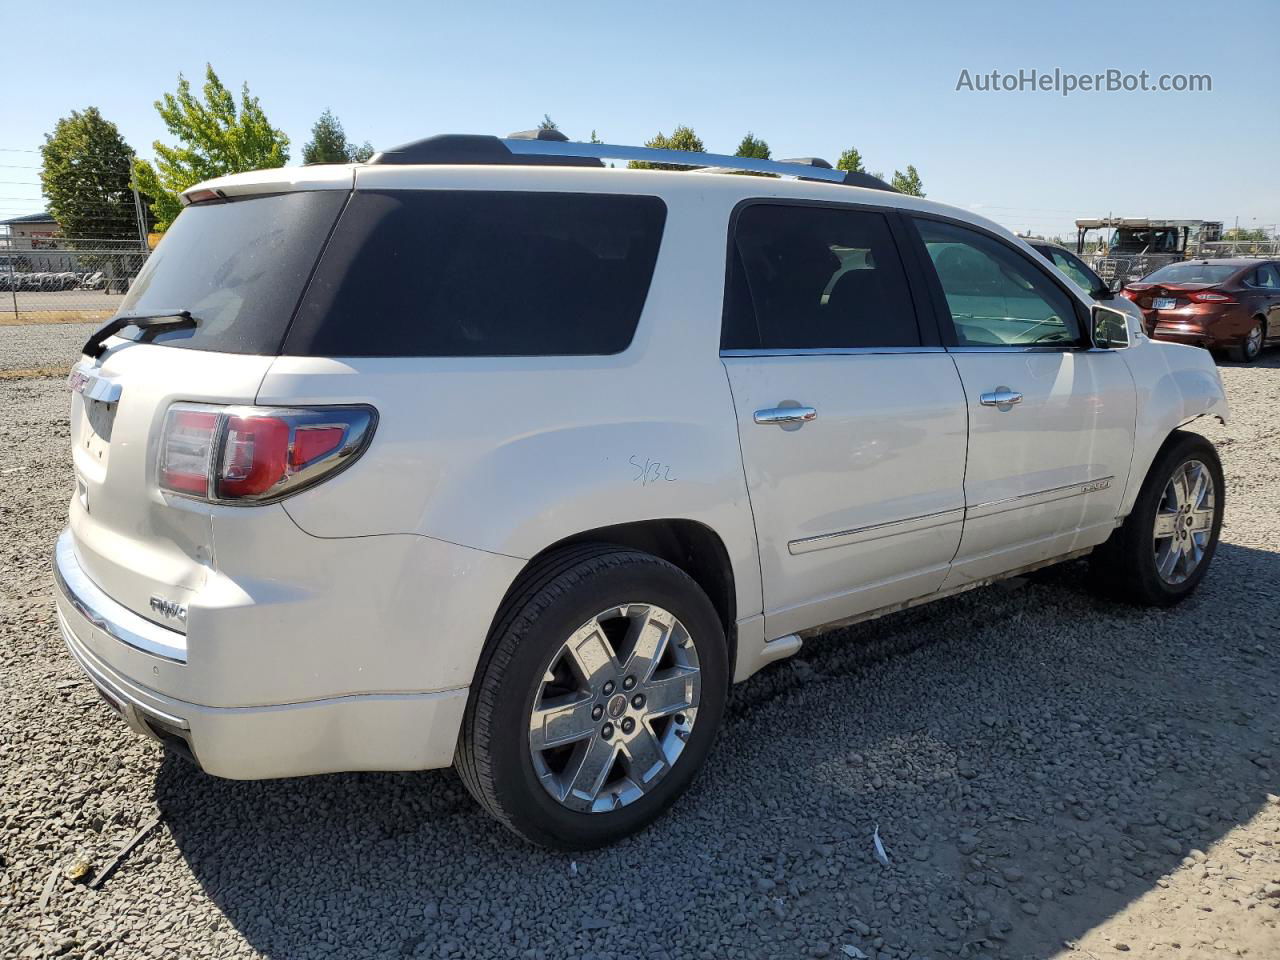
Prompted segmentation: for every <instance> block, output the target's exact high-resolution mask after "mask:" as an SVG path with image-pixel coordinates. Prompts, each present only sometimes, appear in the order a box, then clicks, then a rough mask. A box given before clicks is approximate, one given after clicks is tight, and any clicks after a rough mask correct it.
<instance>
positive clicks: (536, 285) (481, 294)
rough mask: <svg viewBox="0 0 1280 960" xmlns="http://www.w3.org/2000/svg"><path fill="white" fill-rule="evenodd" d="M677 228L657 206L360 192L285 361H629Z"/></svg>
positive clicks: (543, 196) (638, 201) (611, 197)
mask: <svg viewBox="0 0 1280 960" xmlns="http://www.w3.org/2000/svg"><path fill="white" fill-rule="evenodd" d="M665 220H666V205H665V204H664V203H663V202H662V201H661V200H660V199H658V198H657V197H646V196H625V195H617V194H566V193H528V192H506V191H454V190H449V191H446V190H416V191H411V190H397V191H357V192H356V193H355V194H353V195H352V197H351V201H350V203H349V204H348V205H347V207H346V209H345V210H344V211H343V213H342V216H341V218H340V219H339V221H338V226H337V228H336V229H335V231H334V235H333V238H332V240H331V241H330V243H329V245H328V247H327V248H326V249H325V252H324V255H323V256H322V257H321V259H320V263H319V265H318V267H317V269H316V272H315V276H314V278H313V279H312V282H311V286H310V287H309V288H308V290H307V294H306V296H305V297H304V298H303V301H302V304H301V306H300V308H299V311H298V315H297V317H296V319H295V321H294V324H293V326H292V328H291V329H290V331H289V335H288V338H287V340H286V342H285V350H284V352H285V353H287V354H291V355H297V356H335V357H456V356H561V355H602V354H614V353H619V352H621V351H623V350H625V349H626V348H627V346H628V345H629V344H630V343H631V339H632V337H633V336H634V334H635V330H636V324H637V323H638V321H639V319H640V314H641V312H642V311H643V309H644V302H645V298H646V296H647V295H648V291H649V284H650V281H651V280H652V277H653V269H654V264H655V262H656V261H657V257H658V247H659V244H660V242H661V238H662V229H663V225H664V223H665Z"/></svg>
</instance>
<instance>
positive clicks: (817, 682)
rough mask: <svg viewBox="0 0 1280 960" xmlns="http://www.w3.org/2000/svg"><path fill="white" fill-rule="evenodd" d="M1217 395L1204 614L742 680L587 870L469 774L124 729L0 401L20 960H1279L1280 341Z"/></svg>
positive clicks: (827, 643) (1076, 587)
mask: <svg viewBox="0 0 1280 960" xmlns="http://www.w3.org/2000/svg"><path fill="white" fill-rule="evenodd" d="M49 329H53V328H49ZM0 336H2V335H0ZM77 339H79V340H82V339H83V337H81V336H80V334H79V333H78V332H77V333H75V335H74V336H71V335H70V334H69V335H68V339H67V340H66V342H65V343H63V344H62V347H61V352H59V349H54V348H53V346H52V345H51V344H44V345H43V347H42V349H44V350H45V352H44V354H42V356H45V357H46V359H47V358H49V357H54V358H55V359H56V360H58V362H62V361H63V360H65V361H66V362H69V360H70V357H71V356H72V355H73V354H74V352H75V346H76V341H77ZM5 342H6V343H8V344H9V345H12V344H13V343H15V342H16V341H5ZM48 362H54V361H53V360H50V361H48ZM3 365H4V362H3V357H0V366H3ZM1223 374H1224V378H1225V380H1226V383H1227V389H1228V392H1229V394H1230V397H1231V400H1232V404H1233V407H1234V410H1235V419H1234V421H1233V422H1232V424H1231V425H1230V426H1228V427H1226V428H1221V427H1219V426H1217V425H1216V424H1214V425H1210V426H1207V427H1205V428H1204V429H1205V430H1206V432H1207V433H1208V434H1209V435H1210V436H1212V437H1213V439H1214V440H1215V441H1216V442H1217V443H1218V444H1219V445H1220V449H1221V451H1222V454H1223V459H1224V461H1225V465H1226V475H1227V483H1228V488H1229V489H1228V501H1227V502H1228V507H1227V517H1226V524H1225V526H1224V528H1223V542H1222V546H1221V548H1220V551H1219V554H1218V557H1217V559H1216V561H1215V564H1214V567H1213V569H1212V571H1211V572H1210V575H1209V577H1208V578H1207V579H1206V581H1205V583H1204V584H1203V586H1202V588H1201V590H1200V591H1199V593H1198V594H1196V595H1195V596H1194V597H1193V598H1192V599H1190V600H1189V601H1188V602H1186V603H1185V604H1183V605H1182V606H1180V607H1178V608H1177V609H1175V610H1171V611H1162V612H1157V611H1148V610H1136V609H1132V608H1129V607H1125V606H1122V605H1118V604H1115V603H1111V602H1107V601H1103V600H1099V599H1096V598H1095V597H1094V596H1092V595H1091V594H1089V593H1088V592H1086V590H1085V589H1084V582H1083V576H1082V565H1081V564H1075V565H1070V566H1067V567H1063V568H1057V569H1054V570H1051V571H1048V572H1045V573H1043V574H1041V575H1039V576H1037V577H1036V578H1034V579H1033V580H1030V581H1015V582H1013V583H1010V584H1005V585H1002V586H998V587H993V588H989V589H985V590H981V591H976V592H973V593H970V594H968V595H965V596H962V597H959V598H955V599H952V600H947V601H943V602H941V603H938V604H934V605H931V606H927V607H922V608H919V609H917V610H914V611H911V612H909V613H906V614H901V615H898V616H894V617H889V618H886V619H884V620H881V621H878V622H874V623H870V624H864V625H861V626H859V627H856V628H852V629H849V630H844V631H840V632H837V633H833V634H831V635H830V636H828V637H826V638H824V639H822V640H820V641H817V642H815V643H812V644H810V645H808V646H807V647H806V648H805V650H804V651H803V652H802V654H801V659H799V660H793V661H790V662H784V663H781V664H777V665H775V666H774V667H772V668H770V669H768V670H766V671H765V672H764V673H763V674H761V675H760V676H758V677H756V678H754V679H753V680H751V681H750V682H748V683H746V684H744V685H742V686H740V687H739V688H737V689H736V690H735V693H734V696H733V698H732V701H731V704H730V708H729V711H728V715H727V718H726V724H725V728H724V730H723V732H722V735H721V737H720V739H719V741H718V745H717V747H716V749H715V750H714V752H713V754H712V756H711V759H710V764H709V767H708V769H707V770H706V772H705V773H704V775H703V776H702V777H701V778H700V779H699V781H698V782H697V783H696V785H695V786H694V788H693V790H692V791H691V792H690V793H689V794H688V795H687V797H686V798H685V799H684V800H682V801H681V803H680V804H679V805H678V807H677V809H676V810H675V811H673V813H672V814H671V815H669V816H667V817H666V818H665V819H663V820H662V821H660V822H659V823H658V824H657V825H656V826H655V827H653V828H651V829H649V830H648V831H646V832H645V833H643V834H641V835H640V836H637V837H635V838H632V839H630V840H628V841H626V842H624V843H622V844H619V845H618V846H616V847H614V848H612V849H608V850H603V851H599V852H595V853H590V854H585V855H578V856H576V857H570V856H564V855H558V854H551V853H547V852H545V851H542V850H537V849H532V848H530V847H528V846H525V845H523V844H522V843H521V842H519V841H518V840H516V839H515V838H514V837H513V836H511V835H510V834H507V833H506V832H504V831H503V830H502V829H501V828H499V827H497V826H496V825H495V824H494V823H493V822H492V821H490V820H488V819H487V818H486V817H485V816H483V815H482V814H481V813H480V811H479V810H478V808H477V807H476V805H475V804H474V803H472V801H471V800H470V798H469V797H468V796H467V794H466V792H465V791H464V789H463V788H462V786H461V784H460V783H459V782H458V779H457V778H456V777H455V776H454V774H453V773H452V772H451V771H437V772H427V773H413V774H361V775H346V776H326V777H316V778H311V779H306V780H295V781H275V782H262V783H233V782H228V781H220V780H214V779H212V778H209V777H206V776H203V775H202V774H199V773H197V772H195V771H194V770H192V769H191V768H190V767H189V766H187V765H185V764H184V763H183V762H182V761H180V760H176V759H166V758H165V757H163V755H162V754H161V752H160V750H159V748H158V747H157V746H155V745H154V744H152V743H149V742H145V741H143V740H140V739H138V738H136V737H135V736H134V735H133V734H131V733H130V732H129V731H127V730H126V729H125V728H124V727H123V725H122V724H120V723H119V722H118V721H117V720H116V719H115V718H114V716H113V715H112V714H110V713H109V711H108V710H107V708H106V707H105V706H103V705H102V704H101V703H100V702H99V701H98V699H97V697H96V696H95V694H94V691H93V688H92V687H91V686H90V685H89V684H88V683H87V682H85V681H84V680H83V679H82V678H81V676H80V674H79V672H78V671H77V670H76V669H75V668H74V667H73V665H72V663H71V662H70V659H69V657H68V655H67V654H66V652H65V650H64V648H63V646H62V642H61V640H60V639H59V637H58V633H57V628H56V625H55V623H54V618H53V613H52V582H51V578H50V573H49V559H48V558H49V553H50V550H51V547H52V543H53V540H54V538H55V536H56V534H57V531H58V530H59V528H60V527H61V525H62V522H63V516H64V515H65V503H66V501H67V499H68V497H69V495H70V491H71V473H70V464H69V457H68V452H67V433H68V431H67V424H66V418H65V411H66V406H67V401H66V396H65V392H64V387H63V385H62V382H61V380H60V379H55V378H43V379H41V378H29V377H27V378H16V379H9V380H4V381H0V408H2V409H3V410H4V415H3V418H0V449H2V450H3V459H2V460H0V624H2V626H0V631H2V632H0V678H2V681H3V682H2V683H0V955H3V956H6V957H10V956H13V957H39V956H45V955H62V956H66V957H117V958H137V957H156V958H178V957H206V956H207V957H254V956H268V957H273V958H294V957H299V958H309V957H326V956H328V957H340V958H344V960H345V958H355V957H400V956H405V957H446V956H462V957H477V958H480V957H483V958H489V957H518V958H519V957H529V958H561V957H571V956H572V957H597V958H602V957H615V956H617V957H667V958H677V957H680V958H683V957H706V958H722V957H730V958H750V957H807V956H813V957H826V956H830V957H833V958H835V960H842V958H845V957H854V958H857V957H874V958H877V960H883V958H897V960H908V958H914V960H923V958H931V960H942V958H952V957H960V958H979V957H988V958H1049V957H1054V958H1070V960H1106V958H1112V957H1120V956H1144V957H1153V958H1160V960H1164V958H1170V957H1177V958H1181V957H1186V958H1196V957H1222V956H1237V955H1238V956H1248V957H1251V958H1255V960H1263V958H1275V957H1280V925H1278V921H1280V797H1277V794H1280V662H1278V661H1277V657H1276V652H1277V648H1278V645H1280V644H1278V641H1280V501H1278V500H1277V493H1276V490H1277V487H1276V484H1277V480H1278V479H1280V414H1278V411H1280V355H1277V354H1276V353H1272V354H1269V355H1268V357H1267V359H1266V360H1265V361H1264V362H1263V363H1261V364H1259V365H1257V366H1254V367H1250V368H1245V367H1236V366H1225V367H1224V368H1223ZM156 816H159V817H160V818H161V819H160V823H159V825H158V826H156V827H155V828H154V829H152V830H151V831H150V832H148V833H146V834H145V835H144V836H143V838H142V839H141V841H140V842H139V844H138V845H137V847H136V848H135V849H134V850H133V851H132V853H130V854H129V855H128V856H127V857H126V858H125V859H124V860H123V861H122V862H121V863H120V865H119V867H118V869H116V870H115V872H114V873H113V874H111V875H110V876H109V877H108V878H107V879H106V880H105V882H104V883H102V885H101V887H100V888H98V889H91V888H90V887H89V886H88V885H86V884H85V883H84V882H83V881H84V880H85V879H87V878H88V877H93V876H95V875H96V874H98V873H100V872H101V871H103V870H104V868H106V867H107V866H108V864H109V862H110V860H111V859H112V857H113V856H114V855H115V854H116V852H117V851H119V850H120V849H121V847H122V846H123V845H124V844H126V843H127V842H128V841H130V840H131V838H133V837H134V836H135V834H136V832H137V831H138V829H139V827H142V826H144V825H145V824H146V823H147V822H148V821H150V820H151V819H152V818H153V817H156ZM877 826H878V829H879V835H880V836H881V838H883V841H884V844H885V847H886V849H887V853H888V857H889V863H888V865H887V866H886V865H882V864H881V863H879V862H878V861H877V859H876V857H875V855H874V851H873V846H872V832H873V830H874V829H875V828H876V827H877ZM81 871H83V872H84V875H83V876H81V875H80V873H81Z"/></svg>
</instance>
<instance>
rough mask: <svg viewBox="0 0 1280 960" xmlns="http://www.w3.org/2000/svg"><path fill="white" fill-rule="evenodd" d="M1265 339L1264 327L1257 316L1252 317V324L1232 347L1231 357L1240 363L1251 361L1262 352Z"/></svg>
mask: <svg viewBox="0 0 1280 960" xmlns="http://www.w3.org/2000/svg"><path fill="white" fill-rule="evenodd" d="M1265 339H1266V328H1265V327H1264V326H1263V323H1262V320H1261V318H1259V317H1254V318H1253V326H1252V327H1250V328H1249V332H1248V333H1247V334H1245V337H1244V339H1243V340H1241V341H1240V345H1239V346H1236V347H1232V349H1231V358H1232V359H1233V360H1238V361H1240V362H1241V363H1253V361H1255V360H1257V359H1258V357H1259V356H1261V354H1262V344H1263V341H1264V340H1265Z"/></svg>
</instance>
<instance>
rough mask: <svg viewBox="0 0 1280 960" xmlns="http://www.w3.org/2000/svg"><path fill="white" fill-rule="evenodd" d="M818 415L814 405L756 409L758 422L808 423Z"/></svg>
mask: <svg viewBox="0 0 1280 960" xmlns="http://www.w3.org/2000/svg"><path fill="white" fill-rule="evenodd" d="M817 416H818V411H817V410H815V409H814V408H813V407H769V408H767V409H765V410H757V411H756V417H755V419H756V423H764V424H770V423H806V422H808V421H809V420H813V419H814V418H815V417H817Z"/></svg>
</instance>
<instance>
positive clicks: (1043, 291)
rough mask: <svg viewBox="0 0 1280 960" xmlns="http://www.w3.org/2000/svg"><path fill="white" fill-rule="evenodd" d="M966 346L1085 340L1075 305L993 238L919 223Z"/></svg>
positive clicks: (950, 226)
mask: <svg viewBox="0 0 1280 960" xmlns="http://www.w3.org/2000/svg"><path fill="white" fill-rule="evenodd" d="M916 224H917V226H918V227H919V228H920V235H921V237H922V239H923V240H924V244H925V247H926V248H927V249H928V251H929V256H930V257H931V258H932V259H933V265H934V267H935V268H936V270H937V274H938V280H939V282H940V283H941V285H942V292H943V293H944V294H945V295H946V298H947V307H948V308H949V310H950V312H951V320H952V322H953V324H954V326H955V332H956V342H957V343H958V344H960V345H961V346H1032V345H1036V346H1053V345H1055V344H1061V345H1065V344H1074V343H1076V342H1078V341H1079V339H1080V329H1079V324H1078V322H1077V319H1076V312H1075V306H1074V301H1073V300H1072V299H1071V298H1070V297H1069V296H1067V294H1066V292H1065V291H1064V290H1062V288H1060V287H1058V286H1057V285H1056V284H1055V283H1053V281H1051V280H1050V279H1049V278H1048V277H1047V276H1045V274H1044V273H1042V272H1041V271H1040V270H1039V269H1038V268H1037V267H1036V265H1035V264H1034V263H1032V262H1031V261H1030V260H1028V259H1027V258H1026V257H1024V256H1022V255H1021V254H1020V253H1018V252H1017V251H1015V250H1013V249H1012V248H1010V247H1008V246H1006V245H1005V244H1003V243H1001V242H1000V241H998V240H996V239H995V238H993V237H989V236H987V235H986V234H983V233H979V232H978V231H976V230H969V229H967V228H965V227H959V226H955V225H954V224H950V223H940V222H938V221H935V220H917V221H916Z"/></svg>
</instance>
